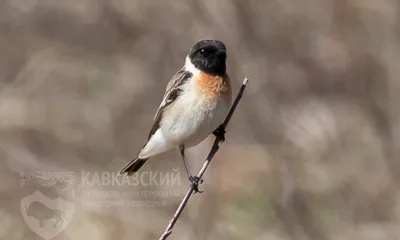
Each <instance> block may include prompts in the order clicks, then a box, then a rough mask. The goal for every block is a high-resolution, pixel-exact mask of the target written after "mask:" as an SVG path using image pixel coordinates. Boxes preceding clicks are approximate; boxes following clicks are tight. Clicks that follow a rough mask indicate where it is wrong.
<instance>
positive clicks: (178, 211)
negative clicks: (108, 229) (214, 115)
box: [159, 77, 249, 240]
mask: <svg viewBox="0 0 400 240" xmlns="http://www.w3.org/2000/svg"><path fill="white" fill-rule="evenodd" d="M248 80H249V79H248V78H247V77H246V78H245V79H244V80H243V83H242V86H241V87H240V89H239V92H238V94H237V95H236V98H235V101H234V102H233V104H232V107H231V109H230V110H229V113H228V115H227V116H226V118H225V121H224V123H223V124H222V126H223V128H222V129H223V130H225V128H226V126H227V125H228V123H229V121H230V120H231V117H232V115H233V113H234V112H235V109H236V106H237V105H238V103H239V101H240V99H241V98H242V96H243V92H244V89H245V88H246V85H247V82H248ZM222 141H223V140H222V139H221V137H220V136H217V137H216V138H215V141H214V144H213V146H212V148H211V150H210V153H209V154H208V156H207V158H206V160H205V162H204V164H203V167H202V168H201V169H200V171H199V173H198V174H197V177H198V179H201V178H202V177H203V174H204V173H205V171H206V170H207V168H208V166H209V165H210V163H211V160H212V159H213V157H214V155H215V154H216V153H217V152H218V150H219V143H220V142H222ZM193 191H194V187H193V185H191V186H190V188H189V190H188V192H187V193H186V195H185V197H184V198H183V200H182V202H181V204H180V205H179V207H178V209H176V212H175V214H174V216H173V217H172V218H171V220H170V222H169V224H168V226H167V228H166V229H165V231H164V233H163V234H162V235H161V237H160V239H159V240H165V239H167V237H168V236H169V235H170V234H171V233H172V228H173V227H174V226H175V224H176V222H177V221H178V218H179V216H180V215H181V213H182V212H183V209H184V208H185V206H186V204H187V203H188V201H189V199H190V197H191V196H192V194H193Z"/></svg>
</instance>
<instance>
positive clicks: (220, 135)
mask: <svg viewBox="0 0 400 240" xmlns="http://www.w3.org/2000/svg"><path fill="white" fill-rule="evenodd" d="M225 133H226V131H225V128H224V126H223V125H222V124H221V125H219V127H218V128H217V129H215V131H214V132H213V134H214V135H215V137H217V138H219V140H220V142H221V143H223V142H225Z"/></svg>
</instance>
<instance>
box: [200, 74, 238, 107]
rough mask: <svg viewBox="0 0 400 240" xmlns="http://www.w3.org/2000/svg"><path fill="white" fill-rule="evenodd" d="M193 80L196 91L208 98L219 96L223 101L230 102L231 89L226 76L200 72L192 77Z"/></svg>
mask: <svg viewBox="0 0 400 240" xmlns="http://www.w3.org/2000/svg"><path fill="white" fill-rule="evenodd" d="M193 80H194V81H195V82H196V85H197V87H198V89H199V90H200V91H201V92H203V93H205V94H206V95H208V96H209V97H210V98H217V97H219V96H221V97H222V98H223V99H224V100H226V101H229V102H230V101H231V99H232V89H231V82H230V79H229V76H228V74H225V76H223V77H222V76H217V75H210V74H207V73H204V72H200V73H199V74H198V75H197V76H194V77H193Z"/></svg>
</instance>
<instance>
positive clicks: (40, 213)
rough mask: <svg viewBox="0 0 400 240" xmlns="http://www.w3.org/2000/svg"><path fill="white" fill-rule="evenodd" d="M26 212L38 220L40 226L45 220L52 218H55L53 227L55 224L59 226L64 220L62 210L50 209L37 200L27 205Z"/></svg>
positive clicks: (42, 225)
mask: <svg viewBox="0 0 400 240" xmlns="http://www.w3.org/2000/svg"><path fill="white" fill-rule="evenodd" d="M26 213H27V215H28V216H29V217H33V218H35V219H36V220H38V221H39V227H40V228H42V227H44V223H45V221H48V220H52V219H54V220H55V223H54V225H53V227H57V225H59V227H61V226H62V223H63V221H64V220H63V218H64V216H65V213H64V212H63V211H61V210H58V209H51V208H49V207H47V206H46V205H44V204H43V203H41V202H38V201H35V202H33V203H32V204H30V205H29V207H27V209H26Z"/></svg>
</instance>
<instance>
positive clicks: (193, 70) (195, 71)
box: [185, 55, 200, 75]
mask: <svg viewBox="0 0 400 240" xmlns="http://www.w3.org/2000/svg"><path fill="white" fill-rule="evenodd" d="M185 70H186V71H188V72H191V73H192V74H193V75H197V74H199V73H200V70H199V69H197V68H196V67H195V66H194V65H193V63H192V62H191V61H190V58H189V55H187V56H186V60H185Z"/></svg>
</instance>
